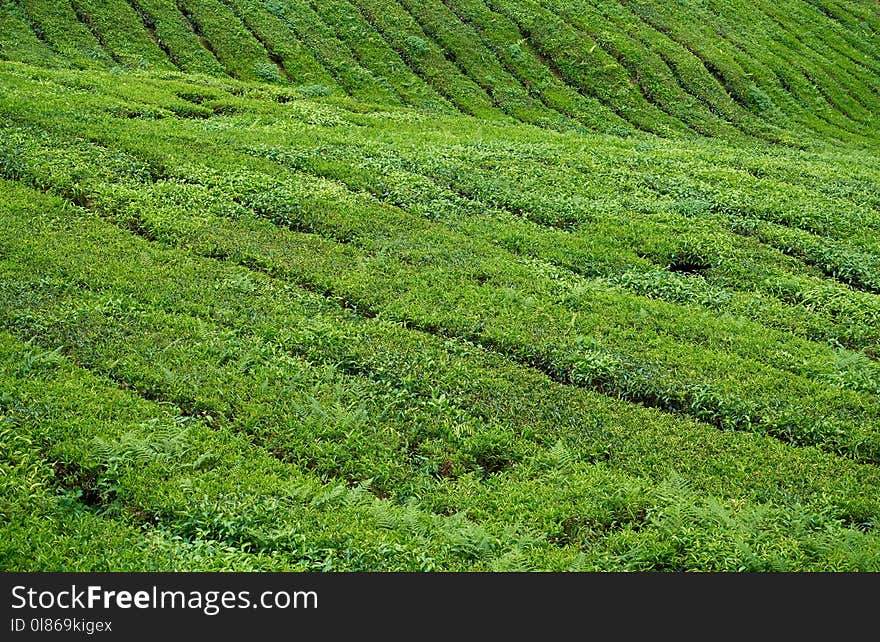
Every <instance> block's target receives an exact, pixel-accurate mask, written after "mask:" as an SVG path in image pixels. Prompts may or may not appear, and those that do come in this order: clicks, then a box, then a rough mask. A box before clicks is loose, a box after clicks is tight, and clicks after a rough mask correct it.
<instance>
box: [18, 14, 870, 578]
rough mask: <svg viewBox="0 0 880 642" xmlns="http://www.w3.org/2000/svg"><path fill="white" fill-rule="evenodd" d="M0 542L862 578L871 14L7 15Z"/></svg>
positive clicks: (95, 561) (328, 565)
mask: <svg viewBox="0 0 880 642" xmlns="http://www.w3.org/2000/svg"><path fill="white" fill-rule="evenodd" d="M0 533H2V536H0V570H13V571H50V570H51V571H57V570H64V571H104V570H112V571H166V570H175V571H177V570H191V571H194V570H198V571H202V570H205V571H225V570H236V571H248V570H260V571H543V570H549V571H681V570H695V571H880V5H878V3H877V2H874V1H873V0H871V1H869V0H776V1H771V0H748V1H747V0H705V1H703V2H699V3H697V2H693V3H689V2H661V1H660V0H427V1H424V2H423V1H416V0H327V1H321V0H265V1H263V0H175V1H172V0H73V1H71V2H44V1H43V0H0Z"/></svg>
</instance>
